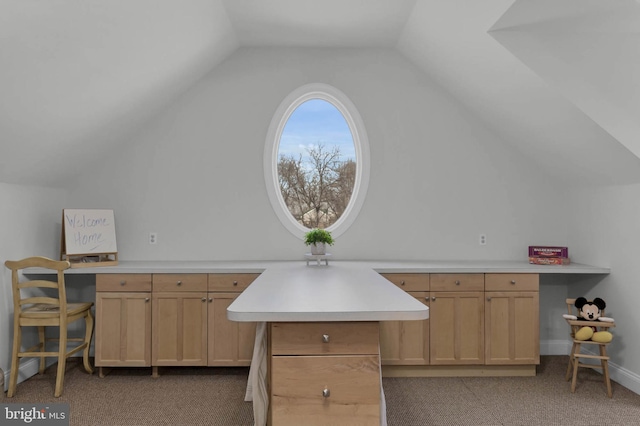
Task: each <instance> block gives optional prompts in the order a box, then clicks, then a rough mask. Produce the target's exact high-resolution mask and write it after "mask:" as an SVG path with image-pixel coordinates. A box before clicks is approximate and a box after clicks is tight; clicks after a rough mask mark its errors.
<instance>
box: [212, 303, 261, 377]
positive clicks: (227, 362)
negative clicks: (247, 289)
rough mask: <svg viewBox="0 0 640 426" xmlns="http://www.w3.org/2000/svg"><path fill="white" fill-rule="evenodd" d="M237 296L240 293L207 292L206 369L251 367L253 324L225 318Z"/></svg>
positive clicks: (253, 338) (254, 327) (253, 339)
mask: <svg viewBox="0 0 640 426" xmlns="http://www.w3.org/2000/svg"><path fill="white" fill-rule="evenodd" d="M239 295H240V293H209V299H208V300H209V303H208V305H209V308H208V309H209V312H208V323H209V325H208V329H209V331H208V351H207V352H208V361H207V365H209V366H239V365H242V366H246V365H250V364H251V357H252V355H253V346H254V341H255V336H256V323H255V322H237V321H230V320H228V319H227V308H228V307H229V305H230V304H231V303H232V302H233V301H234V300H235V298H236V297H238V296H239Z"/></svg>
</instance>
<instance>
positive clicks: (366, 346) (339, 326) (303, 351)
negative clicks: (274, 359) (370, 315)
mask: <svg viewBox="0 0 640 426" xmlns="http://www.w3.org/2000/svg"><path fill="white" fill-rule="evenodd" d="M379 341H380V332H379V325H378V323H377V322H306V323H300V322H285V323H282V322H281V323H272V324H271V353H272V354H273V355H348V354H359V355H362V354H377V353H378V342H379Z"/></svg>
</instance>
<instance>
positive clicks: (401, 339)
mask: <svg viewBox="0 0 640 426" xmlns="http://www.w3.org/2000/svg"><path fill="white" fill-rule="evenodd" d="M382 275H383V276H384V277H385V278H386V279H388V280H389V281H391V282H392V283H394V284H395V285H397V286H398V287H399V288H401V289H403V290H405V291H406V292H407V293H409V294H410V295H411V296H413V297H415V298H416V299H417V300H418V301H420V302H421V303H423V304H425V305H427V306H429V274H395V273H394V274H382ZM380 357H381V359H382V364H383V365H428V364H429V320H428V319H426V320H421V321H381V322H380Z"/></svg>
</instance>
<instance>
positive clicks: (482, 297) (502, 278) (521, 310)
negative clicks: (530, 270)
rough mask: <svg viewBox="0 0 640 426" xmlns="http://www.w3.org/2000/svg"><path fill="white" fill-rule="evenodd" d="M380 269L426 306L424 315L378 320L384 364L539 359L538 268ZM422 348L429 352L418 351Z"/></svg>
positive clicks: (504, 362)
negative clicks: (388, 271)
mask: <svg viewBox="0 0 640 426" xmlns="http://www.w3.org/2000/svg"><path fill="white" fill-rule="evenodd" d="M382 275H383V276H385V278H387V279H389V280H390V281H391V282H393V283H394V284H396V285H397V286H398V287H400V288H405V289H406V291H407V292H408V293H409V294H412V295H413V296H414V297H417V298H419V299H422V301H423V303H426V304H427V305H428V306H429V319H428V320H425V321H389V322H382V323H381V325H380V351H381V356H382V362H383V364H384V365H387V366H399V365H402V366H426V365H432V366H463V367H464V366H469V367H474V368H475V367H477V366H501V365H504V366H508V365H519V366H525V365H537V364H539V363H540V332H539V323H540V321H539V276H538V274H525V273H522V274H511V273H491V274H490V273H487V274H481V273H478V274H395V273H394V274H382ZM415 290H424V291H422V292H417V291H415ZM426 290H428V292H427V291H426ZM426 297H429V299H430V300H429V301H427V300H426ZM423 298H425V299H423ZM424 324H427V326H426V327H425V326H424ZM412 327H413V328H412ZM421 350H426V351H427V353H428V355H427V356H422V357H421V356H419V354H420V351H421ZM412 371H413V372H415V371H418V370H412ZM477 371H480V370H477ZM526 371H527V372H531V370H526ZM474 374H484V373H477V372H475V371H474Z"/></svg>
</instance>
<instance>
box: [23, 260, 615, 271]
mask: <svg viewBox="0 0 640 426" xmlns="http://www.w3.org/2000/svg"><path fill="white" fill-rule="evenodd" d="M304 264H305V260H304V259H302V258H301V259H300V260H290V261H268V260H246V261H161V260H153V261H130V260H124V261H122V260H121V261H119V263H118V265H115V266H95V267H88V268H71V269H67V270H66V271H65V273H67V274H127V273H129V274H152V273H176V274H191V273H239V272H249V273H261V272H263V271H265V270H267V269H269V268H272V267H280V266H282V265H304ZM329 265H330V266H335V265H357V266H362V267H367V268H370V269H372V270H374V271H376V272H380V273H385V272H388V273H392V272H406V273H488V272H495V273H500V272H503V273H506V272H510V273H526V274H609V273H610V272H611V270H610V269H609V268H606V267H600V266H591V265H583V264H580V263H572V264H569V265H532V264H530V263H528V261H526V260H523V261H518V260H473V261H469V260H446V261H438V260H424V261H394V260H330V262H329ZM31 272H32V273H34V274H37V273H40V272H43V271H39V270H37V269H35V268H34V269H33V270H31Z"/></svg>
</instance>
